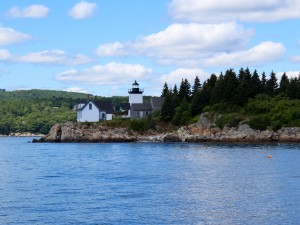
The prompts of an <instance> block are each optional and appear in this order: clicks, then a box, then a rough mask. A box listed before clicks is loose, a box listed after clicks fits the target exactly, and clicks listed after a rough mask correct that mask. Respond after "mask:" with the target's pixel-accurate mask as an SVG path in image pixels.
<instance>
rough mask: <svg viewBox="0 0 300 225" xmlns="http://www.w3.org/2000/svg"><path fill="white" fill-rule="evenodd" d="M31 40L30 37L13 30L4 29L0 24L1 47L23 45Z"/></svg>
mask: <svg viewBox="0 0 300 225" xmlns="http://www.w3.org/2000/svg"><path fill="white" fill-rule="evenodd" d="M30 39H31V36H30V35H28V34H24V33H21V32H18V31H15V30H14V29H12V28H7V27H3V26H1V24H0V46H1V45H11V44H16V43H21V42H24V41H28V40H30Z"/></svg>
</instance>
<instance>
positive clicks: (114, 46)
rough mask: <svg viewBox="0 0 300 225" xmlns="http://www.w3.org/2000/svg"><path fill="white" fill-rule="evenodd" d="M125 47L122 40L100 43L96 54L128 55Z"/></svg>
mask: <svg viewBox="0 0 300 225" xmlns="http://www.w3.org/2000/svg"><path fill="white" fill-rule="evenodd" d="M124 48H125V46H124V44H122V43H120V42H114V43H108V44H104V45H100V46H99V47H98V48H97V49H96V54H97V55H99V56H103V57H105V56H115V55H118V56H122V55H127V54H128V53H127V52H126V49H124Z"/></svg>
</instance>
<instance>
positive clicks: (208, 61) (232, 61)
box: [187, 42, 286, 67]
mask: <svg viewBox="0 0 300 225" xmlns="http://www.w3.org/2000/svg"><path fill="white" fill-rule="evenodd" d="M285 50H286V49H285V47H284V45H283V44H281V43H276V42H263V43H261V44H259V45H257V46H255V47H253V48H251V49H249V50H245V51H238V52H233V53H224V52H223V53H217V54H214V55H212V56H211V57H209V58H203V59H201V60H198V61H197V60H195V61H194V62H192V61H190V62H187V63H191V64H194V63H197V64H199V65H201V66H205V67H211V66H215V65H219V66H229V67H230V66H243V65H252V66H253V65H262V64H265V63H268V62H274V61H277V60H279V59H280V58H282V57H283V55H284V53H285Z"/></svg>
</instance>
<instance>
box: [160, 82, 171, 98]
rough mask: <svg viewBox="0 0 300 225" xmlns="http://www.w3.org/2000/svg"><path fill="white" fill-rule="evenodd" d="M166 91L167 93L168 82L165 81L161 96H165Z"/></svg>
mask: <svg viewBox="0 0 300 225" xmlns="http://www.w3.org/2000/svg"><path fill="white" fill-rule="evenodd" d="M168 93H169V87H168V84H167V83H166V82H165V84H164V87H163V90H162V93H161V97H166V96H167V94H168Z"/></svg>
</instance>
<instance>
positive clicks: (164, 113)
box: [160, 93, 174, 122]
mask: <svg viewBox="0 0 300 225" xmlns="http://www.w3.org/2000/svg"><path fill="white" fill-rule="evenodd" d="M160 115H161V119H162V120H164V121H166V122H168V121H171V119H172V118H173V115H174V101H173V95H172V94H171V93H167V95H166V96H165V100H164V103H163V105H162V107H161V114H160Z"/></svg>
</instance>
